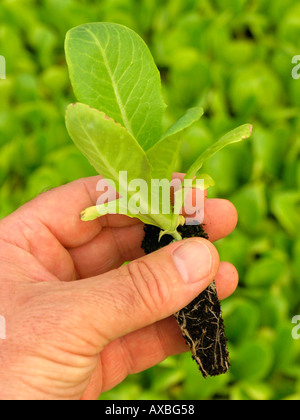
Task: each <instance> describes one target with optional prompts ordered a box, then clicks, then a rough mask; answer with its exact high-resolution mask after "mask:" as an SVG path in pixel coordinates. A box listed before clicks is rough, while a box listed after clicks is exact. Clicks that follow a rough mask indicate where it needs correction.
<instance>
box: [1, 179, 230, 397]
mask: <svg viewBox="0 0 300 420" xmlns="http://www.w3.org/2000/svg"><path fill="white" fill-rule="evenodd" d="M98 180H99V177H93V178H88V179H84V180H79V181H75V182H73V183H71V184H68V185H65V186H63V187H60V188H57V189H54V190H51V191H49V192H46V193H44V194H42V195H40V196H39V197H37V198H36V199H34V200H33V201H31V202H29V203H27V204H26V205H24V206H23V207H21V208H20V209H19V210H17V211H16V212H15V213H13V214H12V215H10V216H8V217H7V218H5V219H2V220H1V221H0V315H2V316H4V317H5V319H6V340H0V398H1V399H80V398H82V399H96V398H98V397H99V395H100V393H101V392H104V391H107V390H109V389H111V388H112V387H114V386H116V385H117V384H119V383H120V382H121V381H122V380H123V379H124V378H125V377H126V376H127V375H128V374H132V373H137V372H141V371H143V370H145V369H148V368H150V367H151V366H154V365H156V364H157V363H159V362H161V361H162V360H163V359H165V358H166V357H167V356H169V355H175V354H178V353H181V352H185V351H187V350H188V349H187V346H186V344H185V342H184V340H183V338H182V336H181V333H180V331H179V327H178V326H177V323H176V321H175V318H174V317H173V316H172V314H174V313H175V312H176V311H178V310H180V309H181V308H183V307H184V306H186V305H187V304H188V303H190V302H191V301H192V300H193V299H194V298H195V297H196V296H197V295H198V294H200V293H201V292H202V291H203V290H204V289H205V288H206V287H207V286H208V285H209V284H210V283H211V281H212V280H213V279H215V280H216V284H217V288H218V293H219V297H220V298H221V299H223V298H226V297H227V296H229V295H230V294H231V293H232V292H233V291H234V290H235V288H236V286H237V282H238V275H237V272H236V270H235V268H234V267H233V266H232V265H231V264H229V263H221V264H220V263H219V257H218V253H217V251H216V249H215V247H214V246H213V245H212V244H211V242H209V241H206V240H204V239H200V238H199V239H190V240H186V241H182V242H177V243H174V244H172V245H170V246H169V247H166V248H164V249H162V250H160V251H158V252H156V253H154V254H151V255H148V256H144V255H143V251H142V250H141V247H140V246H141V241H142V238H143V225H142V224H141V223H140V222H139V221H136V220H134V219H129V218H127V217H124V216H117V215H113V216H106V217H103V218H101V219H98V220H96V221H94V222H89V223H84V222H82V221H80V219H79V216H78V215H79V213H80V212H81V211H82V210H83V209H84V208H86V207H89V206H92V205H95V203H96V200H97V198H98V197H97V196H96V184H97V181H98ZM205 214H206V216H205V224H206V231H207V233H208V234H209V236H210V239H211V241H215V240H217V239H220V238H223V237H224V236H226V235H228V234H229V233H231V231H232V230H233V229H234V228H235V226H236V223H237V213H236V210H235V208H234V207H233V205H232V204H231V203H230V202H228V201H226V200H206V204H205ZM125 261H132V262H131V263H130V264H129V265H125V266H122V263H123V262H125ZM195 369H196V366H195Z"/></svg>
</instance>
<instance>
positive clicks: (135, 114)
mask: <svg viewBox="0 0 300 420" xmlns="http://www.w3.org/2000/svg"><path fill="white" fill-rule="evenodd" d="M65 50H66V59H67V63H68V66H69V73H70V78H71V82H72V85H73V89H74V92H75V95H76V97H77V99H78V101H79V102H83V103H86V104H88V105H90V106H92V107H93V108H97V109H99V110H101V111H103V112H104V113H105V114H107V115H109V116H110V117H111V118H113V119H114V120H115V121H117V122H118V123H120V124H121V125H123V126H124V127H125V128H126V129H127V130H128V132H129V133H130V134H131V135H132V136H133V137H135V138H136V139H137V140H138V142H139V143H140V145H141V146H142V147H143V148H144V149H145V150H146V149H149V148H150V147H151V146H152V145H153V144H155V143H156V142H157V141H159V139H160V138H161V134H162V116H163V112H164V109H165V104H164V102H163V98H162V94H161V81H160V74H159V71H158V69H157V67H156V65H155V63H154V60H153V57H152V55H151V53H150V51H149V49H148V47H147V45H146V44H145V43H144V41H143V40H142V39H141V38H140V37H139V36H138V35H137V34H136V33H135V32H133V31H132V30H130V29H128V28H126V27H125V26H121V25H117V24H113V23H90V24H85V25H82V26H79V27H77V28H74V29H71V31H69V32H68V34H67V37H66V43H65Z"/></svg>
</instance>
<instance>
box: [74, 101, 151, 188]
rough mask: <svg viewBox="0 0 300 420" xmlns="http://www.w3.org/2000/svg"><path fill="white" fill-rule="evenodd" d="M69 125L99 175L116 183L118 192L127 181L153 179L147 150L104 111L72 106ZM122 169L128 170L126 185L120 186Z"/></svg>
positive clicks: (75, 140)
mask: <svg viewBox="0 0 300 420" xmlns="http://www.w3.org/2000/svg"><path fill="white" fill-rule="evenodd" d="M66 126H67V130H68V132H69V134H70V136H71V138H72V140H73V141H74V143H75V144H76V146H77V147H78V148H79V150H80V151H81V152H82V153H83V154H84V155H85V157H86V158H87V159H88V160H89V162H90V163H91V165H92V166H94V168H95V169H96V171H97V172H98V173H99V174H101V175H102V176H103V177H104V178H107V179H109V180H112V181H114V182H115V184H116V186H117V189H118V191H120V189H122V187H123V188H127V182H130V181H131V180H133V179H139V178H142V179H145V180H146V181H149V179H150V177H151V166H150V164H149V162H148V160H147V156H146V154H145V152H144V150H143V149H142V148H141V146H140V145H139V144H138V143H137V141H136V140H135V139H134V138H133V137H132V136H131V135H130V134H129V133H128V131H127V130H126V129H125V128H124V127H122V126H121V125H120V124H118V123H116V122H115V121H114V120H113V119H111V118H109V117H107V116H106V115H105V114H104V113H103V112H101V111H98V110H97V109H94V108H91V107H89V106H88V105H84V104H81V103H77V104H72V105H69V106H68V108H67V111H66ZM121 171H127V180H126V185H125V184H124V185H119V173H120V172H121ZM121 182H122V180H121ZM124 182H125V180H124Z"/></svg>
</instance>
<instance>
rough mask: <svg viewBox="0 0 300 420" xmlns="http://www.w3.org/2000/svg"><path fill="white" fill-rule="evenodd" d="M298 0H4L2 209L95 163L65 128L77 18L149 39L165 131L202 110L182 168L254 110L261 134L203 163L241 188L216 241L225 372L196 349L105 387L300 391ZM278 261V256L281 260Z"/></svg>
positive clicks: (244, 394) (232, 394) (217, 393)
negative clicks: (228, 273) (299, 328)
mask: <svg viewBox="0 0 300 420" xmlns="http://www.w3.org/2000/svg"><path fill="white" fill-rule="evenodd" d="M297 16H299V2H298V1H297V0H286V1H282V0H274V1H272V2H270V1H267V0H251V1H250V0H232V1H230V2H224V1H223V0H187V1H182V0H170V1H164V2H161V1H154V0H139V1H136V0H102V1H101V2H100V1H97V2H96V1H92V0H85V1H81V0H26V1H24V0H15V1H9V0H2V1H1V4H0V21H1V29H0V55H3V56H5V58H6V62H7V72H6V73H7V79H6V80H0V217H4V216H5V215H7V214H9V213H10V212H12V211H13V210H15V209H16V208H17V207H18V206H20V205H21V204H22V203H24V202H26V201H27V200H29V199H31V198H33V197H34V196H35V195H37V194H39V193H40V192H42V191H44V190H46V189H48V188H52V187H54V186H56V185H60V184H63V183H65V182H69V181H71V180H73V179H77V178H80V177H82V176H89V175H93V174H95V173H96V172H95V170H94V169H93V168H92V167H91V166H90V165H89V163H87V160H86V158H85V157H84V156H83V155H82V154H81V153H80V152H79V151H77V149H76V147H75V146H74V145H73V144H72V142H71V141H70V139H69V136H68V133H67V131H66V128H65V122H64V113H65V109H66V107H67V105H68V104H69V103H72V102H74V100H75V98H74V96H73V92H72V90H71V87H70V83H69V79H68V71H67V65H66V63H65V59H64V38H65V35H66V33H67V31H68V30H70V29H71V28H73V27H75V26H77V25H82V24H84V23H88V22H93V21H105V22H117V23H119V24H122V25H126V26H128V27H130V28H131V29H133V30H134V31H136V32H137V33H138V34H139V35H140V36H141V37H142V38H143V39H144V41H145V42H146V44H147V45H149V47H150V50H151V52H152V54H153V56H154V60H155V62H156V64H157V65H158V68H159V70H160V71H161V75H162V82H163V83H162V85H163V91H162V94H163V98H164V102H165V103H167V104H168V105H169V107H168V108H167V110H166V113H165V116H164V119H163V122H162V130H163V131H162V132H166V130H167V128H168V127H170V126H172V124H174V123H175V122H176V121H177V120H178V119H179V118H180V117H181V116H182V115H184V113H185V110H186V109H187V108H194V107H203V108H204V110H205V116H204V117H203V118H202V119H201V121H200V122H199V123H197V124H196V125H194V126H193V127H191V128H189V129H188V130H187V131H186V134H185V136H184V140H183V143H182V146H181V158H180V159H179V161H178V162H177V170H182V171H186V170H187V169H188V168H189V167H190V165H191V164H192V163H193V162H194V161H195V159H196V158H197V157H198V156H200V154H201V153H202V152H204V151H205V149H206V148H207V147H209V146H211V145H212V144H213V143H215V141H216V140H217V139H218V138H220V137H221V136H222V135H223V133H224V132H227V131H230V130H232V129H234V127H236V126H238V125H240V124H243V123H244V122H245V121H249V122H250V123H251V124H253V126H254V131H253V140H252V141H251V142H244V143H241V144H239V145H232V146H231V147H230V148H228V149H224V150H222V151H220V152H219V153H218V154H216V155H215V156H214V157H212V158H211V159H210V160H209V161H208V162H206V163H205V164H204V166H203V168H202V170H201V172H203V173H209V174H211V176H212V177H213V178H214V180H215V181H216V185H215V187H213V188H211V189H210V192H209V195H210V196H212V197H216V196H218V197H223V198H229V199H232V200H233V201H234V203H235V205H236V206H237V208H238V210H239V216H240V222H239V225H238V228H237V229H236V231H235V232H234V233H233V234H232V235H231V236H230V237H229V238H226V239H224V240H222V241H219V243H218V244H217V246H218V249H219V251H220V254H221V258H222V259H223V260H227V261H231V262H232V263H234V264H235V265H236V266H237V268H238V270H239V273H240V287H239V289H238V291H237V292H236V294H235V295H234V296H232V297H231V298H229V299H227V300H226V301H224V303H223V307H224V319H225V324H226V325H227V330H228V336H229V339H230V343H229V344H230V350H231V354H232V365H233V367H232V369H231V371H230V373H229V374H228V375H225V376H222V377H220V378H211V379H207V380H204V379H203V378H202V377H201V375H200V374H198V372H197V371H196V369H195V365H194V363H193V361H192V360H191V359H190V355H189V354H187V355H182V356H176V357H171V358H169V359H168V360H167V361H165V362H164V363H162V364H161V365H159V366H158V367H155V368H152V369H149V370H148V371H147V372H145V373H143V374H139V375H134V376H131V377H129V378H128V379H127V380H126V381H125V382H124V383H122V384H121V385H119V386H118V387H117V388H115V389H114V390H112V391H110V392H108V393H106V394H105V395H104V396H103V398H108V399H125V398H129V399H142V398H145V399H151V398H157V399H164V398H171V399H191V398H196V399H216V398H218V399H220V398H221V399H223V398H224V399H250V400H251V399H290V400H293V399H296V400H299V398H300V369H299V363H300V358H299V354H300V346H299V344H300V341H295V340H292V338H291V331H292V328H293V325H292V324H291V319H292V317H293V316H294V315H296V314H299V313H300V306H299V296H300V281H299V273H300V263H299V261H300V242H299V241H300V238H299V231H300V230H299V188H300V163H299V162H300V161H299V155H300V137H299V128H300V112H299V105H300V99H299V98H300V81H299V80H298V81H297V80H293V79H292V77H291V71H292V68H293V65H292V64H291V61H292V57H293V56H294V55H298V54H299V37H300V28H299V19H298V18H297ZM273 265H274V267H275V268H274V267H273Z"/></svg>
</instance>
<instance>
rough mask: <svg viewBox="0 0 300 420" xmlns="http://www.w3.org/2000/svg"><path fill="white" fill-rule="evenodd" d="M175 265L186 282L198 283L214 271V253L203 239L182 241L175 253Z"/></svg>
mask: <svg viewBox="0 0 300 420" xmlns="http://www.w3.org/2000/svg"><path fill="white" fill-rule="evenodd" d="M173 258H174V262H175V265H176V267H177V269H178V271H179V273H180V274H181V277H182V278H183V280H184V281H185V282H186V283H197V282H198V281H201V280H202V279H205V278H206V277H208V276H209V274H210V273H211V271H212V262H213V258H212V254H211V252H210V249H209V248H208V246H207V245H206V244H205V242H202V241H197V240H193V241H189V242H185V243H182V245H181V246H180V247H179V248H177V249H176V250H175V251H174V253H173Z"/></svg>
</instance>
